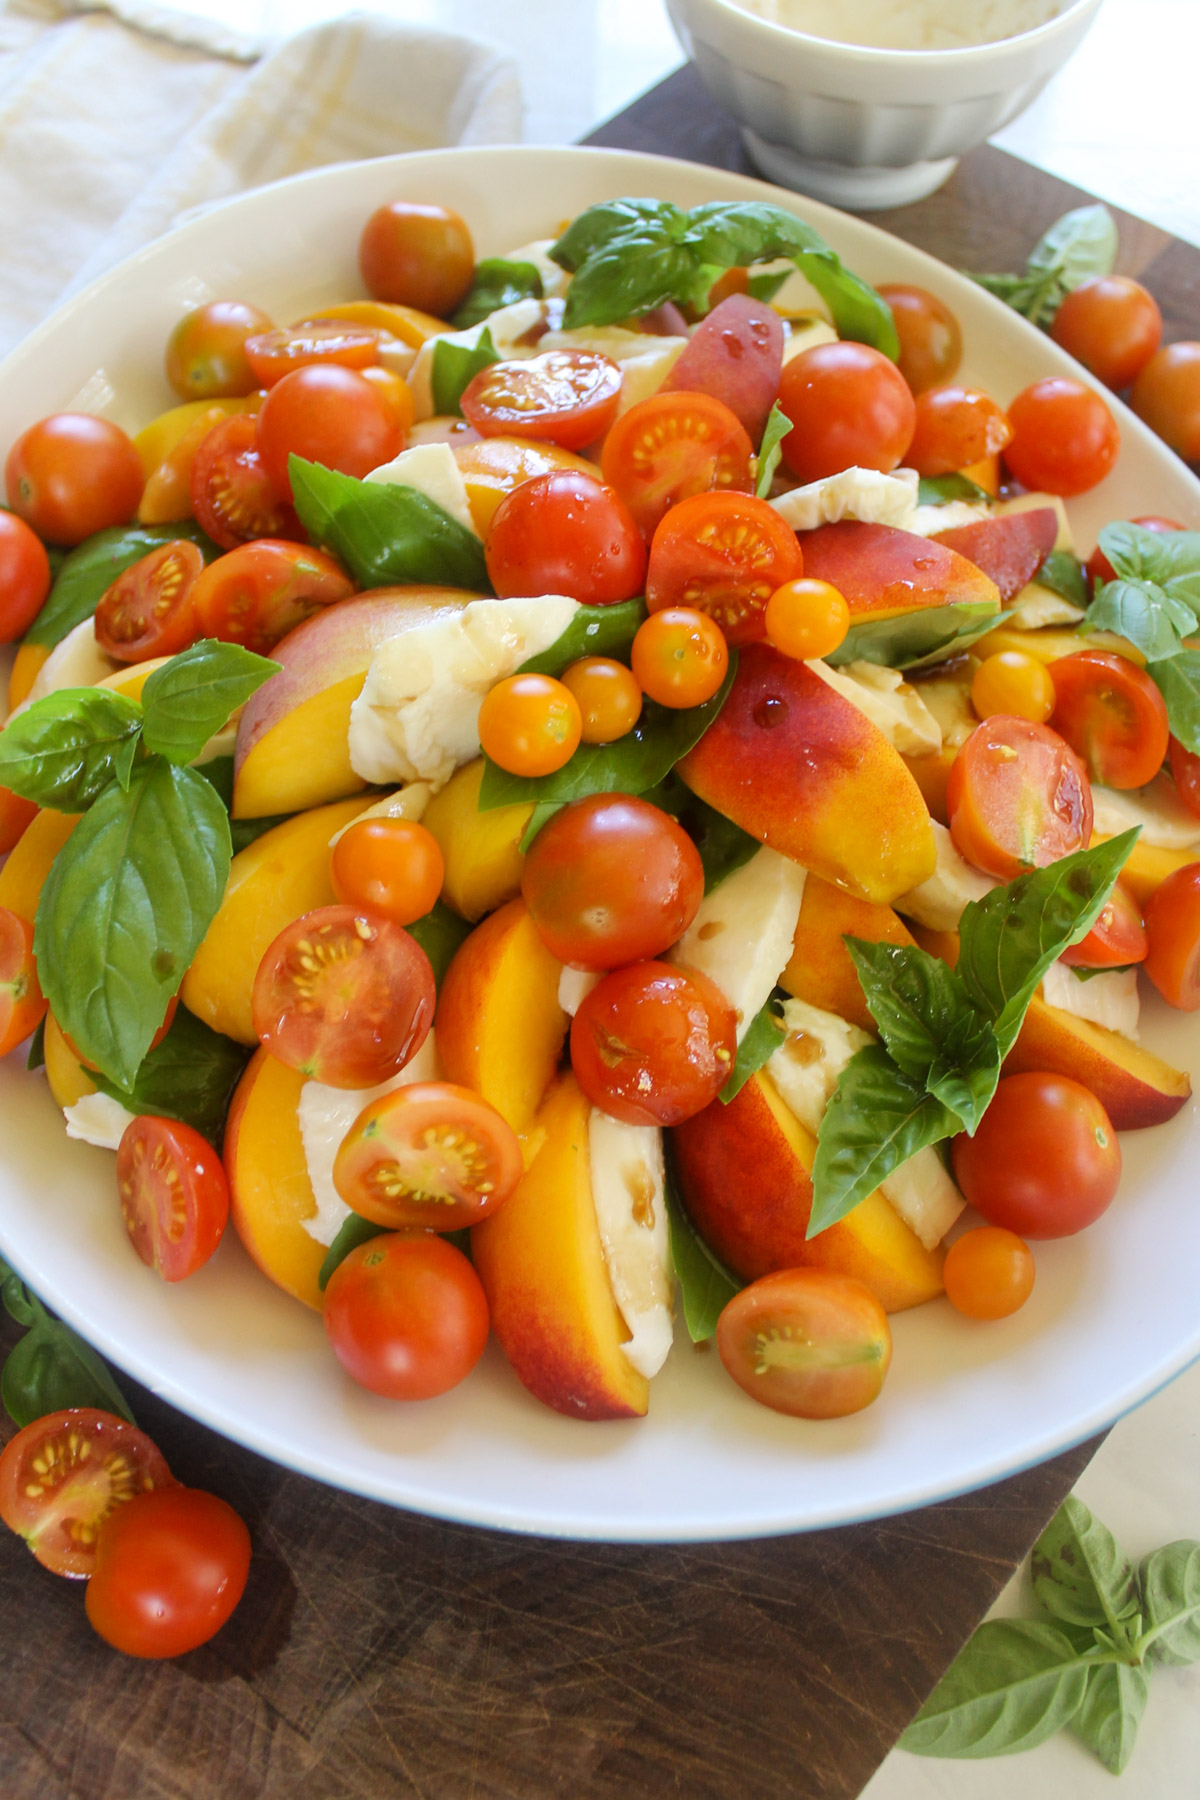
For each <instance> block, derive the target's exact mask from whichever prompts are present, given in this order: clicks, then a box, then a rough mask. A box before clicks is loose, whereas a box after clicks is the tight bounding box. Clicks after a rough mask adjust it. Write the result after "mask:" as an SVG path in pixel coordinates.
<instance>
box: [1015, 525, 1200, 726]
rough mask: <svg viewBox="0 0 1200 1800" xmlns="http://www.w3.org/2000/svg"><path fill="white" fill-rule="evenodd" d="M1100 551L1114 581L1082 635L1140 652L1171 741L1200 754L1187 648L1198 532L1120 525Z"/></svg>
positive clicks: (1199, 605)
mask: <svg viewBox="0 0 1200 1800" xmlns="http://www.w3.org/2000/svg"><path fill="white" fill-rule="evenodd" d="M1100 548H1101V550H1102V551H1103V552H1104V554H1105V556H1107V558H1108V560H1109V562H1110V563H1111V564H1112V566H1113V569H1114V570H1115V572H1116V580H1115V581H1108V582H1105V583H1104V585H1103V586H1102V587H1100V588H1099V589H1098V590H1097V592H1096V596H1095V599H1094V600H1093V601H1092V603H1091V605H1090V606H1089V607H1088V609H1087V612H1086V614H1085V615H1084V621H1083V623H1084V629H1085V630H1088V631H1114V632H1116V633H1117V634H1118V636H1120V637H1123V638H1126V639H1127V640H1128V641H1129V643H1131V644H1132V645H1133V646H1134V648H1135V649H1137V650H1140V651H1141V653H1142V655H1143V656H1144V657H1145V658H1146V673H1147V674H1148V675H1149V676H1150V678H1151V679H1152V680H1153V681H1154V683H1155V684H1156V686H1157V687H1158V688H1159V690H1160V691H1161V693H1162V696H1163V699H1164V700H1165V701H1166V703H1167V719H1168V722H1169V723H1170V727H1171V732H1172V735H1173V736H1174V737H1177V738H1178V739H1179V741H1180V743H1181V744H1182V745H1183V746H1184V748H1185V749H1187V750H1191V751H1192V752H1193V753H1195V754H1200V651H1196V650H1192V649H1189V648H1188V647H1187V645H1186V644H1185V642H1184V639H1185V638H1190V637H1192V636H1193V635H1194V634H1195V633H1196V632H1197V631H1198V630H1200V531H1147V530H1146V529H1145V527H1144V526H1141V525H1132V524H1128V523H1126V522H1125V521H1119V522H1118V523H1116V524H1112V525H1106V526H1105V527H1104V529H1103V530H1102V531H1101V533H1100ZM1038 579H1039V580H1041V579H1042V578H1041V576H1039V577H1038Z"/></svg>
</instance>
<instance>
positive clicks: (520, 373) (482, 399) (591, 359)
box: [459, 350, 623, 450]
mask: <svg viewBox="0 0 1200 1800" xmlns="http://www.w3.org/2000/svg"><path fill="white" fill-rule="evenodd" d="M622 379H623V377H622V375H621V371H620V369H619V368H618V367H617V365H616V363H615V362H613V361H612V359H611V358H610V357H607V356H601V355H600V354H599V353H598V352H597V351H595V350H547V351H545V352H543V354H542V355H541V356H531V357H529V358H527V359H526V360H525V361H523V362H498V363H491V364H489V366H488V367H487V368H486V369H480V371H479V373H478V374H477V375H476V376H474V378H473V379H472V380H471V381H470V382H469V383H468V384H467V387H466V388H465V389H464V391H463V395H462V398H461V400H460V402H459V404H460V405H461V407H462V410H463V416H464V417H465V418H466V419H468V420H469V421H470V423H471V424H472V425H473V426H474V427H475V429H476V431H478V432H479V433H480V434H481V436H483V437H509V436H512V435H514V434H515V435H517V436H519V437H531V438H548V439H549V440H550V442H551V443H554V444H559V445H561V447H562V448H563V449H564V450H582V449H583V447H584V445H585V444H594V443H595V442H596V440H597V439H598V438H601V437H603V436H604V433H605V432H606V431H607V430H608V428H609V426H610V425H611V424H612V422H613V419H614V418H615V417H616V412H617V402H618V401H619V400H620V398H621V382H622Z"/></svg>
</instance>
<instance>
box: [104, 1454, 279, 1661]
mask: <svg viewBox="0 0 1200 1800" xmlns="http://www.w3.org/2000/svg"><path fill="white" fill-rule="evenodd" d="M249 1573H250V1533H249V1532H248V1531H247V1530H246V1527H245V1525H244V1524H243V1522H242V1520H241V1519H240V1518H239V1517H238V1515H237V1514H236V1513H235V1512H234V1510H233V1508H232V1506H229V1505H227V1504H226V1502H225V1501H224V1500H220V1499H218V1498H217V1496H216V1494H205V1493H202V1492H201V1491H200V1489H199V1488H186V1487H179V1486H174V1487H164V1488H156V1490H155V1491H154V1492H153V1493H151V1494H140V1495H138V1496H137V1498H136V1499H133V1500H131V1501H130V1502H129V1504H128V1505H127V1506H122V1507H118V1509H117V1510H116V1512H114V1513H113V1514H112V1516H111V1517H110V1518H108V1519H106V1520H105V1522H104V1524H103V1525H102V1526H101V1529H100V1537H99V1542H98V1543H97V1545H96V1567H95V1572H94V1574H93V1575H92V1578H91V1580H90V1581H89V1582H88V1587H87V1596H86V1600H85V1605H86V1607H87V1616H88V1621H89V1623H90V1624H91V1626H92V1629H93V1630H94V1631H97V1632H99V1634H100V1636H101V1637H102V1638H103V1639H104V1641H105V1642H106V1643H108V1644H111V1645H112V1647H113V1649H114V1650H121V1651H123V1652H124V1654H125V1655H126V1656H141V1657H160V1656H183V1655H184V1654H185V1653H186V1652H187V1651H188V1650H196V1649H198V1648H199V1646H200V1645H201V1644H207V1642H208V1640H209V1638H211V1637H215V1635H216V1633H217V1632H218V1631H220V1629H221V1627H222V1625H224V1624H225V1622H226V1620H227V1619H228V1618H229V1617H230V1615H231V1613H232V1612H233V1610H234V1608H235V1607H236V1605H237V1603H238V1601H239V1600H240V1599H241V1597H242V1595H243V1593H244V1592H245V1588H246V1577H247V1576H248V1575H249Z"/></svg>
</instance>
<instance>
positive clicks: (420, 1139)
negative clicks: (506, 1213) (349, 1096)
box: [333, 1081, 525, 1231]
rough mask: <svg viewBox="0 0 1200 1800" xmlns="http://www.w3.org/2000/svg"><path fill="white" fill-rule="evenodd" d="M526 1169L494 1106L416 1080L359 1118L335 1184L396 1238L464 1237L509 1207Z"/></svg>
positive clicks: (445, 1084) (459, 1090)
mask: <svg viewBox="0 0 1200 1800" xmlns="http://www.w3.org/2000/svg"><path fill="white" fill-rule="evenodd" d="M524 1170H525V1164H524V1161H523V1159H522V1156H521V1145H520V1143H519V1141H518V1139H517V1134H516V1132H515V1131H514V1130H513V1129H512V1127H511V1125H509V1124H508V1123H507V1122H506V1121H505V1120H504V1119H503V1118H502V1117H501V1116H500V1114H499V1113H498V1112H497V1111H496V1109H495V1107H494V1106H489V1105H488V1102H487V1101H486V1100H481V1099H480V1097H479V1095H478V1094H475V1093H472V1092H471V1090H470V1088H465V1087H458V1086H456V1085H455V1083H454V1082H452V1081H414V1082H411V1083H409V1085H408V1086H406V1087H398V1088H393V1089H392V1091H391V1093H390V1094H381V1095H380V1096H379V1098H378V1099H377V1100H372V1101H371V1102H370V1103H369V1104H368V1105H367V1106H366V1107H364V1108H363V1110H362V1112H361V1113H359V1115H358V1117H357V1119H355V1121H354V1123H353V1125H352V1126H351V1127H350V1130H349V1131H348V1132H347V1133H346V1136H345V1137H344V1138H343V1140H342V1143H341V1147H340V1148H339V1150H338V1153H337V1155H336V1157H335V1158H334V1163H333V1184H334V1186H335V1187H336V1188H337V1191H338V1193H339V1194H340V1195H341V1196H342V1199H343V1200H344V1201H345V1202H346V1205H347V1206H350V1207H353V1209H354V1211H355V1212H357V1213H361V1214H362V1216H363V1218H364V1219H371V1220H372V1221H373V1222H374V1223H375V1224H376V1225H384V1226H386V1227H387V1229H388V1230H389V1231H400V1230H405V1229H415V1230H422V1231H424V1230H428V1231H457V1230H458V1229H459V1228H460V1227H461V1226H464V1225H475V1224H477V1223H478V1221H479V1220H480V1219H486V1218H487V1216H488V1214H489V1213H494V1212H495V1211H496V1209H497V1207H500V1206H503V1205H504V1202H505V1201H506V1200H507V1199H508V1197H509V1195H510V1194H511V1193H512V1191H513V1189H514V1188H515V1187H516V1185H517V1183H518V1181H520V1179H521V1176H522V1174H523V1173H524Z"/></svg>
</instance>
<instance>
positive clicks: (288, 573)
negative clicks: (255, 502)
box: [191, 538, 355, 656]
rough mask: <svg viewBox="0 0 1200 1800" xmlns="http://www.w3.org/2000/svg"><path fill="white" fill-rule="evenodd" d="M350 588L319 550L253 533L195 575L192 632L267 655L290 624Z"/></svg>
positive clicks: (339, 569) (345, 594) (342, 573)
mask: <svg viewBox="0 0 1200 1800" xmlns="http://www.w3.org/2000/svg"><path fill="white" fill-rule="evenodd" d="M354 591H355V590H354V583H353V582H352V581H351V579H350V577H349V576H348V575H347V574H346V572H345V570H344V569H343V568H342V566H341V564H340V563H338V562H336V561H335V560H334V558H333V557H332V556H328V555H327V554H326V553H325V551H324V550H313V549H310V548H309V546H308V545H307V544H293V543H289V542H288V541H287V540H285V539H282V538H255V540H254V541H253V543H249V544H239V545H238V546H237V548H236V549H234V550H229V551H227V552H226V554H225V555H224V556H218V557H217V558H216V560H215V561H214V562H211V563H209V565H208V567H207V568H206V569H204V570H203V571H202V573H201V574H200V575H199V576H198V578H197V581H196V585H195V587H194V588H193V589H192V593H191V602H192V611H193V613H194V615H195V620H196V631H195V633H194V635H195V636H197V637H213V638H220V639H221V640H222V642H223V643H226V644H244V645H245V646H246V648H247V649H248V650H254V651H257V652H258V654H259V655H260V656H266V655H268V654H269V653H270V651H272V650H273V649H274V648H275V645H276V644H277V643H278V642H279V640H280V639H281V638H283V637H286V636H287V634H288V632H289V631H291V630H292V629H293V628H294V627H295V626H297V625H301V624H303V622H304V620H305V619H309V618H311V617H312V615H313V614H314V613H317V612H320V611H322V609H323V608H324V607H326V606H333V605H335V604H336V602H337V601H339V600H345V599H346V598H347V597H348V596H349V595H350V594H352V593H353V592H354Z"/></svg>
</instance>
